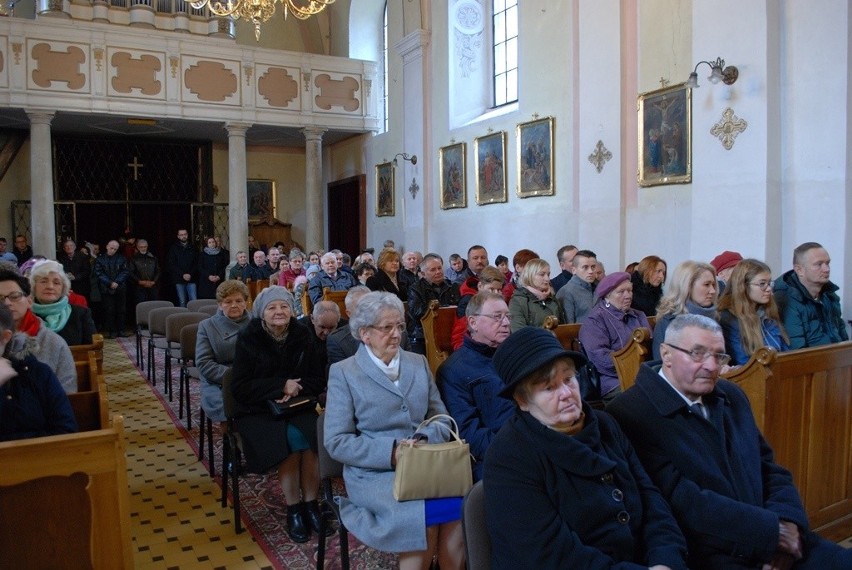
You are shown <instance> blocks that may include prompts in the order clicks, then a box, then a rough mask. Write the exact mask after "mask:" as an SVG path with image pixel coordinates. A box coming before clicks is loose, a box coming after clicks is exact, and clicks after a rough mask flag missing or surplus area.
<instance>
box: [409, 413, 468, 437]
mask: <svg viewBox="0 0 852 570" xmlns="http://www.w3.org/2000/svg"><path fill="white" fill-rule="evenodd" d="M438 419H442V420H450V423H452V424H453V427H450V426H448V425H447V424H444V423H439V424H438V425H439V426H443V427H444V428H446V430H447V431H449V432H450V435H452V436H453V438H454V439H455V440H456V441H462V438H461V437H459V424H457V423H456V420H455V418H453V417H452V416H450V415H448V414H435V415H434V416H432V417H431V418H426V419H425V420H423V421H422V422H420V425H419V426H417V431H420V430H421V429H423V428H424V427H426V426H428V425H429V424H431V423H432V422H434V421H436V420H438ZM453 428H455V429H453Z"/></svg>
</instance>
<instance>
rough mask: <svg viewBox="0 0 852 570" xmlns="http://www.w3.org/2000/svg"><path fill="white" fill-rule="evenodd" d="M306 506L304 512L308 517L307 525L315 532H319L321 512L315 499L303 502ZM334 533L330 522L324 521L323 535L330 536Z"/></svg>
mask: <svg viewBox="0 0 852 570" xmlns="http://www.w3.org/2000/svg"><path fill="white" fill-rule="evenodd" d="M305 505H307V507H306V508H305V512H306V513H307V517H308V525H309V526H310V527H311V530H312V531H314V532H315V533H317V534H319V531H320V523H321V522H322V517H323V515H322V513H321V512H320V508H319V504H318V503H317V501H316V500H313V501H308V502H306V503H305ZM333 534H334V529H333V528H332V527H331V524H330V523H328V522H326V525H325V535H326V536H331V535H333Z"/></svg>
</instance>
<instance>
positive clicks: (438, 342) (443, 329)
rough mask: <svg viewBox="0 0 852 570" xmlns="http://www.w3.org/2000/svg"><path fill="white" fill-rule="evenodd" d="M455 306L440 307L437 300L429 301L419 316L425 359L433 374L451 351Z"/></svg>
mask: <svg viewBox="0 0 852 570" xmlns="http://www.w3.org/2000/svg"><path fill="white" fill-rule="evenodd" d="M455 322H456V306H455V305H450V306H448V307H441V306H440V304H439V303H438V301H437V300H434V299H433V300H432V301H430V302H429V306H428V307H427V309H426V313H425V314H424V315H423V317H421V318H420V323H421V325H423V338H424V340H425V344H426V360H427V361H428V362H429V368H430V369H431V370H432V375H433V376H434V375H435V374H436V373H437V372H438V367H439V366H440V365H441V363H442V362H444V361H445V360H446V359H447V358H449V357H450V355H451V354H452V353H453V339H452V336H453V326H454V325H455Z"/></svg>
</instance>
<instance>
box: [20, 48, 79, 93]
mask: <svg viewBox="0 0 852 570" xmlns="http://www.w3.org/2000/svg"><path fill="white" fill-rule="evenodd" d="M27 54H28V55H29V57H28V58H27V87H28V88H29V89H43V90H47V91H64V92H72V93H89V91H90V84H89V73H90V70H89V65H88V64H89V45H88V44H72V43H67V42H57V41H50V40H38V39H28V40H27Z"/></svg>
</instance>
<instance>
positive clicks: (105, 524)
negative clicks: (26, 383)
mask: <svg viewBox="0 0 852 570" xmlns="http://www.w3.org/2000/svg"><path fill="white" fill-rule="evenodd" d="M125 447H126V446H125V439H124V421H123V419H122V417H121V416H114V417H113V420H112V424H111V426H110V427H109V428H107V429H102V430H97V431H89V432H82V433H74V434H66V435H55V436H48V437H40V438H33V439H24V440H18V441H10V442H0V465H5V466H6V467H7V468H4V469H0V520H2V521H3V522H4V523H6V527H7V528H6V529H5V530H4V531H3V532H0V552H2V553H3V559H2V565H3V567H6V568H94V569H122V568H128V569H129V568H133V555H132V546H131V533H130V507H129V504H130V494H129V491H128V487H127V464H126V460H125V456H124V454H125ZM10 466H13V468H12V467H10Z"/></svg>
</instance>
